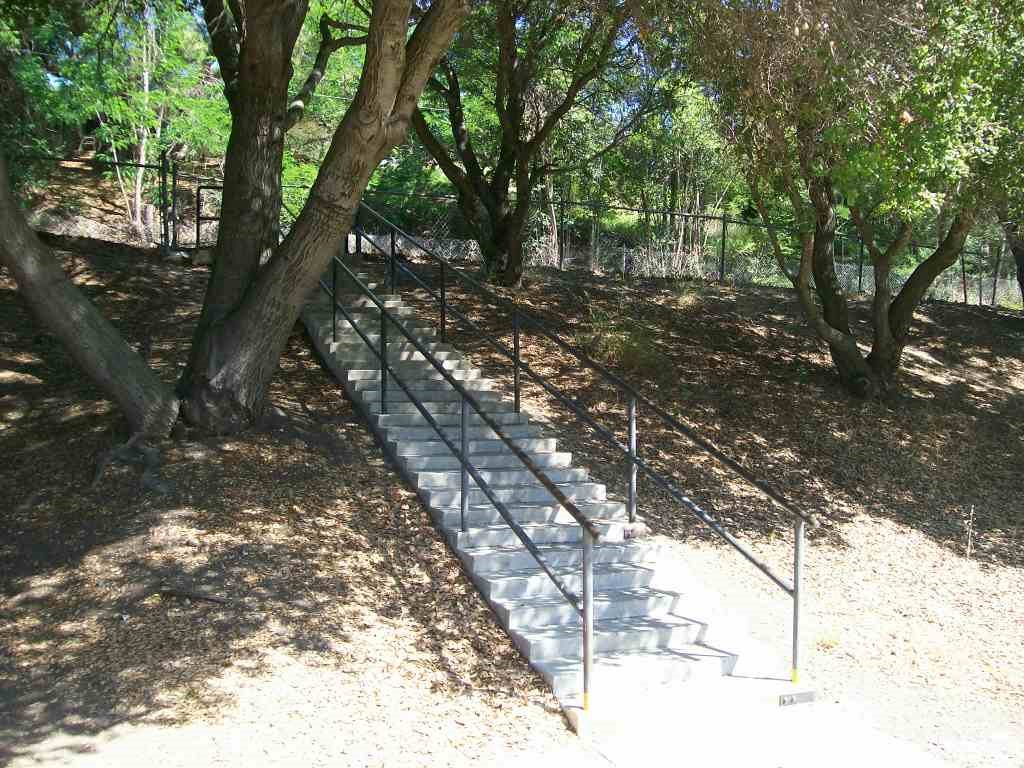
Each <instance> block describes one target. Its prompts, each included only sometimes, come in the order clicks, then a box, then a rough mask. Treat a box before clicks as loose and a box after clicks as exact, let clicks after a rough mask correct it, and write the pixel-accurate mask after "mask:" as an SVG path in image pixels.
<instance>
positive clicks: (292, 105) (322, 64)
mask: <svg viewBox="0 0 1024 768" xmlns="http://www.w3.org/2000/svg"><path fill="white" fill-rule="evenodd" d="M331 29H347V30H357V31H358V30H360V29H363V28H362V27H357V26H356V25H355V24H346V23H344V22H338V21H334V20H333V19H331V18H329V17H328V16H327V14H324V15H323V16H321V17H320V48H319V49H318V50H317V53H316V60H315V61H314V62H313V68H312V69H311V70H310V72H309V75H308V76H307V77H306V80H305V82H303V84H302V87H301V88H300V89H299V92H298V93H296V94H295V96H294V97H293V98H292V99H291V100H290V102H289V104H288V112H287V113H286V115H285V120H284V129H285V131H289V130H291V129H292V128H293V127H294V126H295V124H296V123H298V122H299V120H301V119H302V115H303V114H305V112H306V107H307V106H309V103H310V102H311V101H312V100H313V94H314V93H315V92H316V88H317V86H318V85H320V81H321V80H323V79H324V74H326V72H327V64H328V62H329V61H330V58H331V54H332V53H334V52H335V51H336V50H338V49H339V48H342V47H345V46H354V45H365V44H366V39H367V36H366V34H363V35H359V36H356V37H333V36H332V35H331Z"/></svg>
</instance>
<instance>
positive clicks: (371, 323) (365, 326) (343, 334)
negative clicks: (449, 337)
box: [316, 318, 437, 346]
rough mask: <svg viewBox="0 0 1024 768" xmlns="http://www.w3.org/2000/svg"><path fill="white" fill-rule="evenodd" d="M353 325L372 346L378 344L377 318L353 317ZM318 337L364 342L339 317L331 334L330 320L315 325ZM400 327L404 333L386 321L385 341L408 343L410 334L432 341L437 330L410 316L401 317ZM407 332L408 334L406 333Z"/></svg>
mask: <svg viewBox="0 0 1024 768" xmlns="http://www.w3.org/2000/svg"><path fill="white" fill-rule="evenodd" d="M355 327H356V328H359V330H361V331H362V332H363V334H364V335H365V336H366V337H367V338H368V339H370V340H371V342H372V343H373V344H374V346H379V344H378V340H379V339H380V321H379V320H377V318H366V319H365V320H361V319H359V318H355ZM316 328H317V334H318V338H319V339H320V340H321V341H326V340H328V339H329V340H331V341H334V342H346V341H347V342H351V343H353V344H355V343H357V342H359V343H363V344H365V342H366V340H365V339H363V337H362V336H360V335H359V333H358V332H357V331H356V330H355V328H354V327H353V326H352V325H351V324H350V323H349V322H348V321H347V320H343V319H341V318H339V319H338V326H337V330H336V331H335V333H334V334H333V335H332V334H331V321H330V320H327V321H326V322H322V323H320V324H318V325H317V326H316ZM402 328H404V329H405V333H402V331H401V330H399V329H398V328H396V327H395V325H394V324H393V323H388V327H387V342H388V343H389V344H390V343H391V342H392V341H404V342H406V343H408V344H411V343H412V342H410V341H409V336H412V337H413V338H415V339H416V340H417V341H419V342H423V341H424V340H427V341H432V340H433V338H434V336H436V335H437V331H436V330H435V328H434V326H432V325H431V324H430V323H428V322H426V321H425V320H415V319H412V318H408V319H403V321H402ZM406 334H408V335H406Z"/></svg>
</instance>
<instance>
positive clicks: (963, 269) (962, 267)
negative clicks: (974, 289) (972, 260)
mask: <svg viewBox="0 0 1024 768" xmlns="http://www.w3.org/2000/svg"><path fill="white" fill-rule="evenodd" d="M960 280H961V281H962V282H963V284H964V304H966V303H967V265H966V264H964V252H963V250H961V251H960Z"/></svg>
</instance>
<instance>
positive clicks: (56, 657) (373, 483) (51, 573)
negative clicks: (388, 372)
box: [0, 242, 549, 763]
mask: <svg viewBox="0 0 1024 768" xmlns="http://www.w3.org/2000/svg"><path fill="white" fill-rule="evenodd" d="M75 245H76V248H77V249H78V250H77V252H76V254H75V255H74V257H72V256H71V255H70V254H68V253H64V254H62V258H64V259H65V264H66V266H67V267H68V269H69V271H70V272H72V273H73V274H75V275H76V280H77V281H78V283H79V285H80V286H81V287H82V288H83V290H85V291H86V293H87V294H89V295H90V297H91V298H93V299H94V300H96V302H97V303H98V305H99V306H100V308H101V310H102V311H104V313H105V314H107V315H108V317H112V318H113V319H114V322H115V324H116V325H117V326H118V327H119V329H120V330H121V331H122V332H123V333H124V334H125V336H126V338H127V339H128V340H129V342H130V343H133V344H137V345H145V346H146V347H147V348H148V350H149V354H150V361H151V363H152V364H153V365H154V367H155V368H156V369H157V370H158V371H159V372H160V373H161V375H162V376H164V378H165V379H167V380H168V381H172V380H173V379H174V377H175V375H176V372H177V369H178V366H180V365H181V364H182V363H183V361H184V356H185V354H186V351H187V347H186V346H185V342H186V341H187V339H188V338H189V335H190V333H191V329H192V327H193V324H194V322H195V320H196V318H197V316H198V312H199V308H200V301H201V292H202V289H203V286H204V284H205V277H206V272H205V271H204V270H200V269H191V268H186V267H182V266H176V265H173V264H169V263H167V262H165V261H162V260H161V259H160V258H159V257H158V256H157V255H156V254H153V253H146V252H141V251H133V252H131V253H129V254H126V253H125V252H123V251H122V250H120V249H119V248H118V247H112V248H109V249H108V248H106V247H104V244H102V243H95V242H94V243H87V244H83V243H76V244H75ZM126 255H128V256H130V257H131V261H130V262H127V263H126V262H125V256H126ZM0 360H2V361H3V362H2V368H0V376H2V378H0V455H3V456H4V457H5V461H4V465H3V469H2V470H0V497H2V498H4V499H5V501H6V502H7V503H8V504H9V505H10V506H9V509H11V512H10V513H9V514H4V515H3V516H2V517H0V681H2V682H0V763H3V762H6V761H8V760H11V759H13V758H15V757H18V756H22V757H26V758H31V756H33V755H37V754H41V752H43V751H45V750H46V749H48V748H49V747H48V746H47V745H48V744H52V740H51V737H54V736H57V735H79V736H90V735H95V734H99V733H101V732H103V731H104V730H106V729H109V728H111V727H112V726H114V725H116V724H118V723H122V722H153V723H164V724H173V723H183V722H187V721H189V720H191V719H194V718H199V717H205V716H215V714H216V713H217V712H223V711H224V708H225V707H227V706H229V705H230V703H231V700H232V695H231V691H230V690H226V689H225V688H224V687H223V686H218V684H217V681H218V679H219V678H220V677H221V676H222V675H223V674H224V673H225V672H226V671H228V670H230V669H238V668H245V669H246V670H248V672H249V673H251V674H254V675H256V674H261V673H262V672H264V671H266V670H265V669H264V668H263V665H264V661H263V659H264V657H265V653H266V651H267V650H268V649H270V648H285V649H289V650H291V651H293V652H295V653H301V654H305V655H306V656H309V657H310V658H313V659H314V660H315V661H316V662H317V663H323V664H330V665H337V666H341V667H352V668H353V669H356V668H359V667H360V664H361V661H360V659H364V658H365V657H366V656H367V654H371V655H372V654H374V653H376V654H379V655H386V654H390V653H394V652H395V648H396V647H401V648H407V647H414V648H416V649H417V650H418V651H419V652H420V653H421V655H422V657H423V660H422V664H423V665H424V668H425V669H427V670H429V671H426V672H425V671H423V670H420V671H417V670H416V669H410V670H409V672H408V674H410V675H419V676H420V677H422V678H423V679H426V680H434V682H433V683H432V688H431V690H436V691H437V692H438V695H447V696H452V697H457V696H465V695H486V696H491V697H494V698H495V699H496V700H497V701H499V703H498V704H497V706H500V700H502V699H504V700H508V699H510V698H515V699H517V700H522V698H523V697H524V696H527V697H535V698H537V699H538V700H544V701H546V700H547V699H548V698H549V696H548V694H547V692H546V691H545V689H544V688H543V686H542V685H541V683H540V681H539V679H538V678H537V677H536V676H535V675H534V674H533V673H532V672H531V671H530V670H529V669H528V668H527V667H526V665H525V663H524V662H523V661H522V660H521V658H520V657H519V656H518V654H517V653H516V651H515V649H514V648H513V647H512V645H511V643H510V641H509V640H508V639H507V638H506V637H505V636H504V634H503V633H502V632H501V631H500V629H499V628H498V626H497V624H496V623H495V622H494V620H493V617H492V615H491V613H490V612H489V609H488V608H487V607H486V605H485V604H484V603H483V601H482V600H481V599H480V598H479V596H478V595H477V593H476V592H475V591H474V590H473V588H472V586H471V585H470V584H469V582H468V580H467V579H465V578H464V575H463V573H462V571H461V570H460V568H459V566H458V563H457V561H456V560H455V559H454V558H452V557H451V556H450V555H449V553H448V551H447V549H446V548H445V545H444V543H443V541H442V540H441V538H440V537H439V536H438V534H437V533H436V531H435V530H434V528H433V527H432V526H431V524H430V521H429V518H428V517H427V516H426V514H425V513H424V511H423V510H422V508H421V507H420V506H419V504H418V503H417V502H416V499H415V497H414V496H413V495H412V494H411V493H409V492H408V491H406V490H405V489H404V488H403V487H402V486H401V485H400V481H399V480H398V478H397V475H395V474H394V473H392V472H391V471H390V470H389V469H388V467H387V466H386V465H385V463H384V461H383V459H382V458H381V455H380V453H379V450H378V449H377V447H376V446H375V444H374V443H373V442H372V440H371V438H370V437H369V435H368V433H367V432H366V431H365V430H364V429H363V427H362V426H361V425H360V424H359V423H358V421H357V419H356V416H355V414H354V412H353V411H352V409H351V407H350V405H349V404H348V403H347V401H345V400H343V399H342V396H341V393H340V390H339V389H338V388H337V387H336V386H335V385H334V383H333V382H332V381H330V379H329V378H328V377H327V375H326V374H325V372H324V371H323V370H322V369H321V368H320V366H319V364H318V362H317V361H316V359H315V358H314V357H313V356H312V354H311V353H310V351H309V345H308V343H307V340H306V339H305V338H304V337H303V336H302V335H301V333H300V332H299V331H298V329H297V330H296V333H295V335H293V337H292V338H291V339H290V341H289V344H288V348H287V350H286V353H285V355H284V358H283V361H282V369H281V371H280V373H279V375H278V376H277V378H276V379H275V381H274V383H273V386H272V392H271V400H272V402H273V403H274V406H275V407H274V409H273V410H272V411H271V413H270V414H269V416H268V418H267V419H266V420H265V422H264V424H263V425H262V427H260V428H258V429H255V430H253V431H251V432H249V433H247V434H244V435H241V436H238V437H234V438H218V439H212V438H201V437H197V436H189V437H188V438H187V439H183V440H180V441H174V442H168V444H167V445H165V446H164V450H163V458H164V466H163V475H164V478H165V480H167V481H168V482H169V483H170V486H171V489H172V490H171V491H170V492H169V493H167V494H165V495H154V494H151V493H150V494H146V493H144V492H142V491H141V489H140V485H139V477H138V474H139V473H138V469H136V468H132V467H113V468H111V469H109V470H108V471H107V472H106V473H105V474H104V475H103V477H102V478H101V480H100V482H99V484H98V486H97V487H95V488H93V487H92V481H93V475H94V472H95V468H96V461H97V459H98V457H99V456H100V455H101V454H102V453H103V452H104V451H105V450H107V449H109V448H110V447H111V446H113V445H114V444H116V443H117V442H119V441H123V440H124V439H125V437H126V434H125V428H124V425H123V423H122V422H121V420H120V418H119V417H118V415H117V413H116V411H114V410H113V408H112V407H111V406H110V404H109V403H108V402H107V401H105V400H104V399H103V398H102V397H101V396H100V394H99V393H98V392H96V391H95V390H94V389H93V388H92V387H91V386H90V385H89V384H88V382H87V381H85V380H84V379H83V378H81V377H80V376H79V375H78V374H77V372H76V371H75V369H74V368H73V367H72V364H71V361H70V359H69V358H68V357H67V355H66V354H64V353H63V351H62V350H61V348H60V346H59V345H58V344H56V342H55V341H54V340H53V339H52V338H51V337H49V336H48V335H47V334H46V333H43V332H41V331H40V330H38V329H37V327H36V326H35V325H34V324H33V322H32V321H31V319H30V317H29V316H28V313H27V310H26V307H25V306H24V305H23V303H22V302H21V301H20V298H19V297H18V296H17V294H16V292H15V291H14V287H13V285H12V283H11V281H10V279H9V276H8V275H6V274H5V273H3V272H0ZM381 636H383V637H385V638H387V640H386V641H384V642H381V641H380V640H379V639H377V638H380V637H381ZM370 638H374V639H373V640H372V642H371V640H370ZM389 643H390V644H394V645H389ZM211 713H212V714H211Z"/></svg>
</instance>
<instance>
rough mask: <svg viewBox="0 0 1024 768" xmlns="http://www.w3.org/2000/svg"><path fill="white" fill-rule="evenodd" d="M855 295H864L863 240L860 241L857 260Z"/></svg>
mask: <svg viewBox="0 0 1024 768" xmlns="http://www.w3.org/2000/svg"><path fill="white" fill-rule="evenodd" d="M857 293H864V240H863V239H861V241H860V256H859V257H858V258H857Z"/></svg>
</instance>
